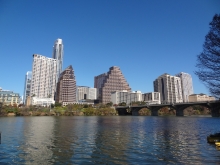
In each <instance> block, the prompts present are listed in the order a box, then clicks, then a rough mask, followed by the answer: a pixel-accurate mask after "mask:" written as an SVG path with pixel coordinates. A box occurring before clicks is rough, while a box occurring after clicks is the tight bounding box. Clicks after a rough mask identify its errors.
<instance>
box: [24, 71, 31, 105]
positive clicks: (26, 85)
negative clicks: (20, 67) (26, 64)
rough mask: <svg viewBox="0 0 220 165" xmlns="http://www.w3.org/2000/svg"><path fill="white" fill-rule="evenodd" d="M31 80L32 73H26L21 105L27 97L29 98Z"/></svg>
mask: <svg viewBox="0 0 220 165" xmlns="http://www.w3.org/2000/svg"><path fill="white" fill-rule="evenodd" d="M31 79H32V72H31V71H28V72H27V73H26V75H25V82H24V96H23V104H25V102H26V99H27V97H28V96H30V91H31Z"/></svg>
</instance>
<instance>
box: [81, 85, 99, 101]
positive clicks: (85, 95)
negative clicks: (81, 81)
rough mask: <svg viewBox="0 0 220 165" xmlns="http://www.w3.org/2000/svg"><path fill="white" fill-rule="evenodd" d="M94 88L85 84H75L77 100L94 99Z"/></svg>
mask: <svg viewBox="0 0 220 165" xmlns="http://www.w3.org/2000/svg"><path fill="white" fill-rule="evenodd" d="M96 91H97V89H96V88H90V87H86V86H77V101H79V102H80V101H81V100H96V98H97V96H96V93H97V92H96Z"/></svg>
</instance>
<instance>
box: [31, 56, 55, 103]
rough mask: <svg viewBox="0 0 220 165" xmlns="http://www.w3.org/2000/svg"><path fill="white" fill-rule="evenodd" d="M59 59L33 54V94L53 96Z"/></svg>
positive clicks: (42, 96) (43, 96) (46, 96)
mask: <svg viewBox="0 0 220 165" xmlns="http://www.w3.org/2000/svg"><path fill="white" fill-rule="evenodd" d="M56 73H57V61H56V59H53V58H48V57H45V56H42V55H39V54H34V55H33V65H32V79H31V91H30V93H31V96H36V97H38V98H48V97H50V98H52V99H54V94H55V91H56Z"/></svg>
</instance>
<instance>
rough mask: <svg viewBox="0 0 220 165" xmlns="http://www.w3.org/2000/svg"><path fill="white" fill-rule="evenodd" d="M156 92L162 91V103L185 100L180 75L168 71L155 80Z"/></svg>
mask: <svg viewBox="0 0 220 165" xmlns="http://www.w3.org/2000/svg"><path fill="white" fill-rule="evenodd" d="M154 92H159V93H160V98H161V104H168V103H181V102H183V98H182V87H181V79H180V77H176V76H171V75H169V74H167V73H165V74H163V75H161V76H159V77H158V78H157V79H156V80H155V81H154Z"/></svg>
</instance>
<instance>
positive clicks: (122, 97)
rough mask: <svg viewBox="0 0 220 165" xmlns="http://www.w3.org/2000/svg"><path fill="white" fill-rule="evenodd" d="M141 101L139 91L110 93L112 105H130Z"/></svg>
mask: <svg viewBox="0 0 220 165" xmlns="http://www.w3.org/2000/svg"><path fill="white" fill-rule="evenodd" d="M137 101H142V93H141V91H133V92H128V91H127V90H122V91H114V92H111V102H112V103H113V105H115V104H116V105H118V104H119V103H126V105H130V104H131V103H132V102H137Z"/></svg>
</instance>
